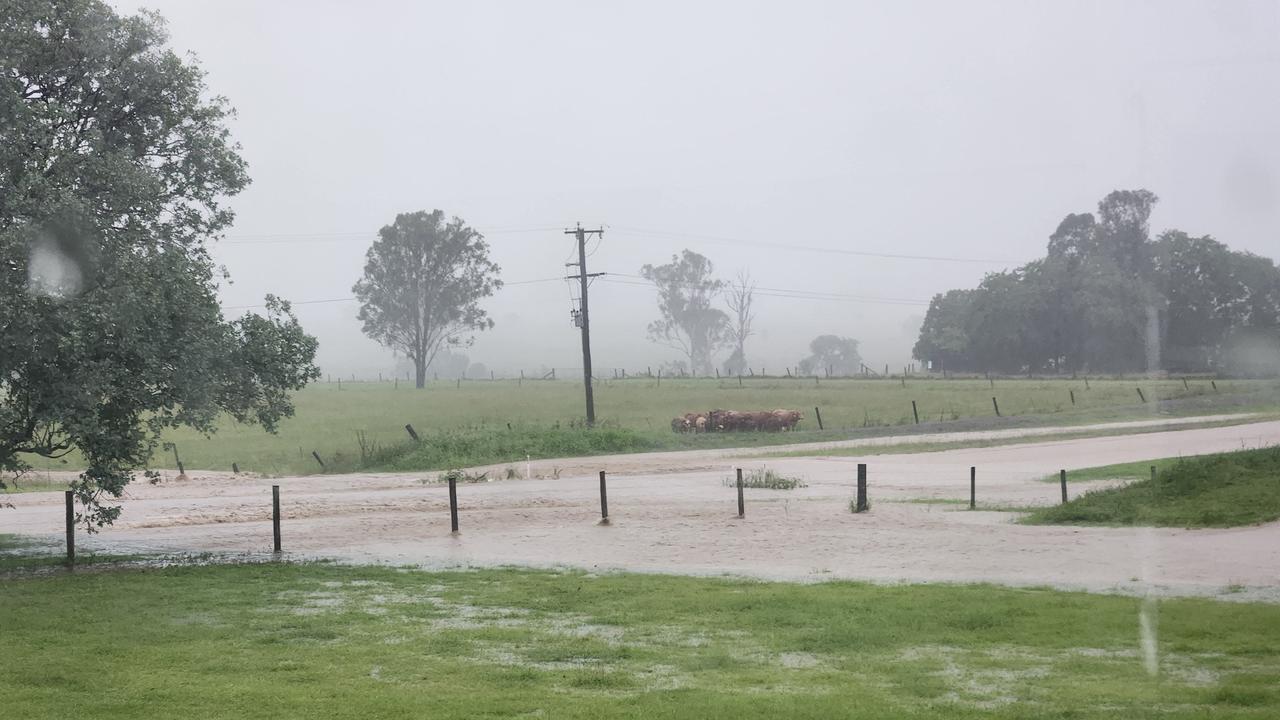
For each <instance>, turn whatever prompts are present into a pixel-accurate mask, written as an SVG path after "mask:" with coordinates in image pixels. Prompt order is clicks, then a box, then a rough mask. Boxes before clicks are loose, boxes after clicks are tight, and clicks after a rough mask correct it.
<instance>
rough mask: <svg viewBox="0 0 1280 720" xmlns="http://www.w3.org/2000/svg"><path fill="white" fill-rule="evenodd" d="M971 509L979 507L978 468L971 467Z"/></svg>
mask: <svg viewBox="0 0 1280 720" xmlns="http://www.w3.org/2000/svg"><path fill="white" fill-rule="evenodd" d="M969 509H970V510H976V509H978V468H976V467H970V468H969Z"/></svg>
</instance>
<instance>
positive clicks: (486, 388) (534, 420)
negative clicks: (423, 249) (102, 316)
mask: <svg viewBox="0 0 1280 720" xmlns="http://www.w3.org/2000/svg"><path fill="white" fill-rule="evenodd" d="M994 385H995V387H994V389H993V388H992V387H991V385H990V384H989V383H988V382H987V381H986V380H972V379H964V380H961V379H951V380H942V379H929V378H911V379H908V380H907V382H906V387H903V386H902V383H901V382H900V381H898V380H874V379H871V380H864V379H841V380H821V381H819V382H818V383H815V382H814V381H813V379H812V378H810V379H795V380H791V379H778V378H768V379H764V378H755V379H746V380H745V381H744V383H743V386H742V387H739V386H738V383H737V381H736V380H724V381H718V380H692V379H690V380H663V381H662V382H661V384H659V383H657V382H656V381H654V380H648V379H629V380H621V381H620V380H606V381H602V382H600V383H599V384H598V386H597V388H596V405H597V414H598V417H599V420H600V422H601V425H602V426H603V428H604V429H605V430H607V431H608V432H603V433H601V432H591V433H587V432H583V431H582V430H580V429H577V427H576V426H578V425H579V424H580V423H581V418H582V415H583V409H582V390H581V385H580V384H579V383H575V382H572V381H566V380H562V381H526V382H523V383H517V382H516V381H514V380H498V381H464V382H463V383H462V384H461V387H460V388H459V387H457V386H455V384H454V383H451V382H439V383H432V384H431V386H430V387H428V388H426V389H424V390H415V389H414V388H411V387H407V386H406V385H403V384H402V385H401V386H400V387H398V388H397V387H394V386H393V385H392V384H391V383H343V384H342V385H341V387H339V385H338V384H337V383H332V384H331V383H318V384H314V385H312V386H310V387H308V388H307V389H306V390H303V391H302V392H299V393H297V395H296V403H297V415H296V417H294V418H291V419H289V420H286V421H285V422H284V423H282V425H281V427H280V432H279V433H278V434H277V435H268V434H266V433H264V432H262V430H261V429H260V428H257V427H252V426H237V425H234V424H232V423H227V424H225V425H224V426H223V427H221V428H220V430H219V431H218V432H217V433H216V434H214V435H213V436H212V437H210V438H205V437H203V436H201V435H200V434H198V433H195V432H191V431H176V432H173V433H171V434H170V435H169V436H168V438H167V439H168V440H171V441H173V442H175V443H176V445H177V448H178V452H179V454H180V456H181V457H182V460H183V462H184V463H185V465H186V467H188V468H192V469H218V470H229V469H230V468H231V464H232V463H233V462H234V463H237V464H238V465H239V466H240V468H241V469H243V470H247V471H254V472H260V473H267V474H285V473H306V472H318V471H319V470H320V468H319V466H318V465H317V464H316V462H315V460H314V459H312V457H311V453H312V451H316V452H318V453H319V454H320V455H321V457H322V458H323V459H324V460H325V462H326V463H327V464H328V466H329V469H330V470H352V469H357V468H367V469H382V470H438V469H446V468H449V467H454V466H471V465H478V464H487V463H501V462H516V461H522V460H524V458H525V456H526V455H528V456H531V457H533V458H545V457H563V456H575V455H587V454H600V453H617V452H644V451H651V450H674V449H685V448H708V447H737V446H753V445H768V444H779V443H788V442H805V441H813V440H834V439H840V438H845V437H861V436H871V435H877V434H879V435H884V434H891V433H900V432H915V431H924V432H928V431H943V430H971V429H990V428H996V427H1017V426H1030V425H1071V424H1085V423H1090V422H1103V421H1108V420H1125V419H1143V418H1150V417H1153V416H1156V415H1159V416H1176V415H1183V416H1186V415H1199V414H1207V413H1217V412H1247V411H1264V412H1275V411H1278V410H1280V382H1277V381H1274V380H1272V381H1243V380H1241V381H1230V380H1220V381H1217V388H1218V389H1217V390H1216V391H1215V390H1214V389H1213V388H1212V387H1211V385H1210V383H1209V381H1208V380H1200V379H1194V380H1191V381H1190V382H1189V387H1186V386H1184V385H1183V382H1182V381H1181V380H1161V381H1155V380H1146V379H1124V380H1101V379H1099V380H1093V379H1091V380H1090V381H1089V384H1088V388H1086V383H1085V381H1084V380H1022V379H1019V380H1003V379H1002V380H996V381H995V383H994ZM1139 387H1141V388H1142V390H1143V393H1144V394H1145V395H1146V398H1147V400H1148V402H1147V403H1142V402H1141V401H1140V400H1139V398H1138V395H1137V390H1136V389H1137V388H1139ZM1071 392H1074V393H1075V398H1076V404H1075V405H1072V404H1071V397H1070V394H1071ZM992 396H995V397H997V398H998V399H999V403H1000V410H1001V414H1002V415H1003V417H1002V418H996V417H995V413H994V410H993V407H992V404H991V398H992ZM912 400H915V401H916V405H917V408H918V410H919V414H920V420H921V423H922V425H921V426H916V425H915V419H914V416H913V414H912V408H911V401H912ZM815 406H816V407H820V408H821V411H822V419H823V423H824V425H825V428H826V429H825V431H823V432H819V431H818V429H817V422H816V419H815V417H814V413H813V408H814V407H815ZM779 407H785V408H793V409H798V410H801V411H803V412H804V414H805V419H804V420H803V421H802V423H801V429H800V431H799V432H795V433H730V434H708V435H697V436H694V435H677V434H675V433H672V432H671V429H670V421H671V418H672V417H674V416H676V415H678V414H681V413H684V412H689V411H696V410H704V411H705V410H709V409H712V408H729V409H739V410H748V409H773V408H779ZM406 423H411V424H412V425H413V426H414V427H415V428H416V429H417V431H418V432H419V434H420V435H421V436H422V437H423V439H424V442H423V443H422V444H421V445H414V444H412V443H409V442H407V440H408V436H407V434H406V432H405V430H404V425H405V424H406ZM508 424H509V425H510V428H508ZM359 433H363V434H364V438H365V447H366V452H365V453H364V454H363V458H362V452H361V448H360V443H359V441H358V439H357V435H358V434H359ZM34 464H35V465H36V467H37V469H39V470H58V469H70V468H74V467H76V460H75V458H74V457H73V458H69V461H68V463H66V464H59V463H50V462H47V461H44V460H42V459H34ZM155 466H156V467H161V468H174V467H176V464H175V462H174V458H173V455H172V453H170V452H165V451H158V452H157V457H156V458H155Z"/></svg>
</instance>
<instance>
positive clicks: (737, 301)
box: [724, 270, 756, 375]
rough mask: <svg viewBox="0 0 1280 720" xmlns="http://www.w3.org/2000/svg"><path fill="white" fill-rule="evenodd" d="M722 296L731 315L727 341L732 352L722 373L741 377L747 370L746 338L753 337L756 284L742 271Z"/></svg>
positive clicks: (748, 274)
mask: <svg viewBox="0 0 1280 720" xmlns="http://www.w3.org/2000/svg"><path fill="white" fill-rule="evenodd" d="M724 295H725V304H727V305H728V306H729V311H730V312H731V313H733V315H732V316H731V317H730V318H729V322H730V325H729V340H730V342H732V344H733V352H732V353H730V354H729V357H728V359H727V360H725V361H724V371H725V372H726V373H728V374H729V375H741V374H742V373H743V371H744V370H746V369H747V338H749V337H751V336H752V335H755V330H754V329H752V325H753V324H754V323H755V320H756V311H755V309H754V308H753V307H752V305H753V304H754V302H755V297H756V282H755V280H752V279H751V274H750V273H748V272H747V271H746V270H742V271H741V272H739V273H738V277H736V278H734V279H733V282H730V283H729V286H728V288H727V289H726V290H725V293H724Z"/></svg>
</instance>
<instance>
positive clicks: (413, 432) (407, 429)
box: [404, 423, 418, 442]
mask: <svg viewBox="0 0 1280 720" xmlns="http://www.w3.org/2000/svg"><path fill="white" fill-rule="evenodd" d="M404 431H405V432H407V433H409V437H411V438H413V441H414V442H418V432H417V431H416V430H414V429H413V425H412V424H410V423H405V424H404Z"/></svg>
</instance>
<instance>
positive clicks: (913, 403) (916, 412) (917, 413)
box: [911, 400, 920, 425]
mask: <svg viewBox="0 0 1280 720" xmlns="http://www.w3.org/2000/svg"><path fill="white" fill-rule="evenodd" d="M911 414H912V415H914V416H915V418H916V424H917V425H919V424H920V410H919V409H917V408H916V401H915V400H912V401H911Z"/></svg>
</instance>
